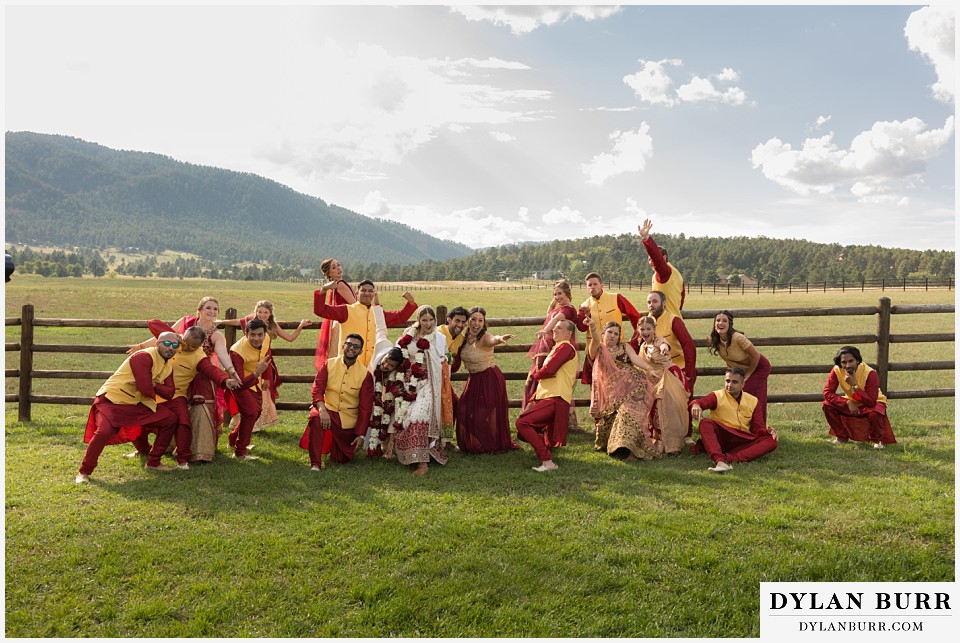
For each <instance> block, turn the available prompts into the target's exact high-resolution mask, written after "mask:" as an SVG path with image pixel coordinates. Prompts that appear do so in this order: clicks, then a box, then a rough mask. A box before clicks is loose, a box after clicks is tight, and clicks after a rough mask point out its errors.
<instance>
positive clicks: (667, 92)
mask: <svg viewBox="0 0 960 643" xmlns="http://www.w3.org/2000/svg"><path fill="white" fill-rule="evenodd" d="M639 62H640V63H641V66H640V70H639V71H637V72H636V73H633V74H629V75H627V76H624V77H623V82H624V83H626V84H627V86H628V87H630V89H632V90H633V93H634V94H635V95H636V97H637V99H638V100H640V101H641V102H644V103H649V104H650V105H660V106H663V107H673V106H675V105H679V104H680V103H702V102H713V103H723V104H726V105H743V104H744V103H746V102H747V94H746V92H745V91H743V89H741V88H740V87H727V88H723V87H717V86H716V85H714V83H713V81H712V80H710V79H709V78H705V77H702V76H696V75H695V76H693V78H691V79H690V80H689V81H688V82H686V83H684V84H683V85H680V86H679V87H676V89H674V88H675V86H676V83H675V81H674V80H673V78H671V77H670V74H669V73H668V67H682V66H683V61H681V60H678V59H676V58H673V59H665V60H640V61H639ZM714 78H716V80H717V81H718V82H720V83H728V82H733V81H736V80H739V79H740V74H739V73H738V72H736V71H734V70H733V69H730V68H729V67H725V68H724V69H723V70H722V71H721V72H720V73H719V74H716V75H715V76H714Z"/></svg>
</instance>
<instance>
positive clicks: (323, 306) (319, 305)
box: [313, 279, 417, 368]
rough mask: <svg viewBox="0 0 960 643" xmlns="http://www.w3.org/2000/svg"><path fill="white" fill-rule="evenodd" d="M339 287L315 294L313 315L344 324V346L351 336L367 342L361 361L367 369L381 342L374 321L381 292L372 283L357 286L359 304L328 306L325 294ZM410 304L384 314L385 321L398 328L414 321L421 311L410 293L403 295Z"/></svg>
mask: <svg viewBox="0 0 960 643" xmlns="http://www.w3.org/2000/svg"><path fill="white" fill-rule="evenodd" d="M333 287H335V284H334V283H333V282H329V283H325V284H323V286H322V287H321V288H320V290H317V291H315V292H314V293H313V312H314V314H316V315H317V316H319V317H323V318H324V319H333V320H335V321H337V322H339V323H340V344H341V345H343V342H344V341H345V340H346V337H347V335H349V334H351V333H355V334H357V335H360V337H362V338H363V345H364V348H363V352H362V353H360V355H359V356H358V357H357V359H358V360H360V363H361V364H363V366H364V368H366V367H367V366H369V364H370V360H371V359H372V358H373V349H374V346H375V344H376V341H377V338H376V337H377V324H376V320H375V319H374V317H373V303H374V298H375V297H376V296H377V288H376V286H374V284H373V282H372V281H370V280H369V279H364V280H363V281H361V282H360V283H359V284H357V301H355V302H354V303H352V304H336V305H331V304H327V303H324V294H325V293H326V291H327V290H330V289H331V288H333ZM403 298H404V299H405V300H406V301H407V303H406V304H404V306H403V308H402V309H400V310H397V311H384V313H383V315H384V319H385V320H386V323H387V325H388V326H396V325H397V324H402V323H403V322H405V321H407V320H408V319H410V316H411V315H412V314H413V313H414V312H415V311H416V310H417V302H416V301H414V299H413V295H411V294H410V293H409V292H405V293H403Z"/></svg>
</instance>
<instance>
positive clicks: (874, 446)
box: [873, 442, 883, 449]
mask: <svg viewBox="0 0 960 643" xmlns="http://www.w3.org/2000/svg"><path fill="white" fill-rule="evenodd" d="M873 448H874V449H882V448H883V442H876V443H874V445H873Z"/></svg>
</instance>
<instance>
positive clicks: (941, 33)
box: [903, 5, 956, 103]
mask: <svg viewBox="0 0 960 643" xmlns="http://www.w3.org/2000/svg"><path fill="white" fill-rule="evenodd" d="M903 33H904V35H905V36H906V37H907V44H908V45H909V47H910V50H911V51H918V52H920V53H921V54H923V55H924V56H925V57H926V58H927V59H928V60H929V61H930V62H931V63H933V66H934V69H936V72H937V82H936V83H934V85H933V87H932V88H931V89H932V90H933V95H934V97H936V98H937V99H938V100H942V101H944V102H947V103H949V102H951V101H953V99H954V95H955V91H956V87H955V83H956V61H955V54H954V47H955V38H956V31H955V18H954V11H953V8H952V7H948V6H946V5H933V6H929V7H923V8H922V9H918V10H916V11H914V12H913V13H911V14H910V17H909V18H907V24H906V26H905V27H904V28H903Z"/></svg>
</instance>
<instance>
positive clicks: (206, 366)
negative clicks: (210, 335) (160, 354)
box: [127, 319, 240, 469]
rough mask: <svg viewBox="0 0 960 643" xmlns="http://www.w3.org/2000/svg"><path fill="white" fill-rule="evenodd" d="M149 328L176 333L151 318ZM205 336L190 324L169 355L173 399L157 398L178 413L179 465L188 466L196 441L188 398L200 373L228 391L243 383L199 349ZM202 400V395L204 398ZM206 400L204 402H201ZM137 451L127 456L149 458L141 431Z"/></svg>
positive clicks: (184, 467)
mask: <svg viewBox="0 0 960 643" xmlns="http://www.w3.org/2000/svg"><path fill="white" fill-rule="evenodd" d="M148 327H149V328H150V331H151V332H152V333H153V334H154V335H157V336H158V337H159V336H160V334H162V333H163V332H165V331H169V332H173V328H171V327H170V326H168V325H167V324H166V323H164V322H162V321H160V320H159V319H151V320H150V322H149V323H148ZM205 337H206V333H204V331H203V329H202V328H200V327H199V326H191V327H190V328H188V329H187V330H185V331H184V333H183V338H182V339H181V340H180V350H178V351H177V352H176V353H175V354H174V356H173V357H171V358H170V364H171V365H172V366H173V385H174V389H175V392H174V394H173V398H171V399H169V400H165V399H163V398H158V399H157V403H158V404H160V405H161V406H165V407H167V408H168V409H170V410H171V411H173V413H174V415H176V416H177V429H176V432H175V433H174V438H173V440H174V443H175V444H176V445H177V454H176V458H177V468H178V469H189V468H190V465H189V462H190V456H191V449H190V444H191V442H192V441H193V422H192V421H191V419H190V406H189V402H188V398H189V395H190V385H191V384H192V383H193V380H194V378H195V377H196V376H197V373H203V374H204V375H205V376H206V377H207V378H208V379H209V380H210V381H212V382H213V383H214V384H215V385H216V386H223V387H225V388H227V389H229V390H231V391H232V390H235V389H237V388H239V387H240V382H239V381H238V380H235V379H233V378H232V377H230V376H229V375H228V374H227V373H225V372H224V371H223V370H221V369H219V368H217V367H216V366H214V364H213V362H212V361H211V360H210V358H209V357H207V355H206V353H204V352H203V351H202V350H199V349H200V347H201V346H202V345H203V340H204V338H205ZM201 399H202V398H201ZM200 403H201V404H202V403H203V402H202V401H201V402H200ZM133 443H134V445H135V446H136V447H137V450H136V451H134V452H133V453H128V454H127V457H128V458H135V457H137V456H140V457H146V456H147V454H148V453H149V451H150V445H149V443H148V442H147V437H146V434H144V433H142V432H141V434H140V438H138V439H137V440H134V442H133Z"/></svg>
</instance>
